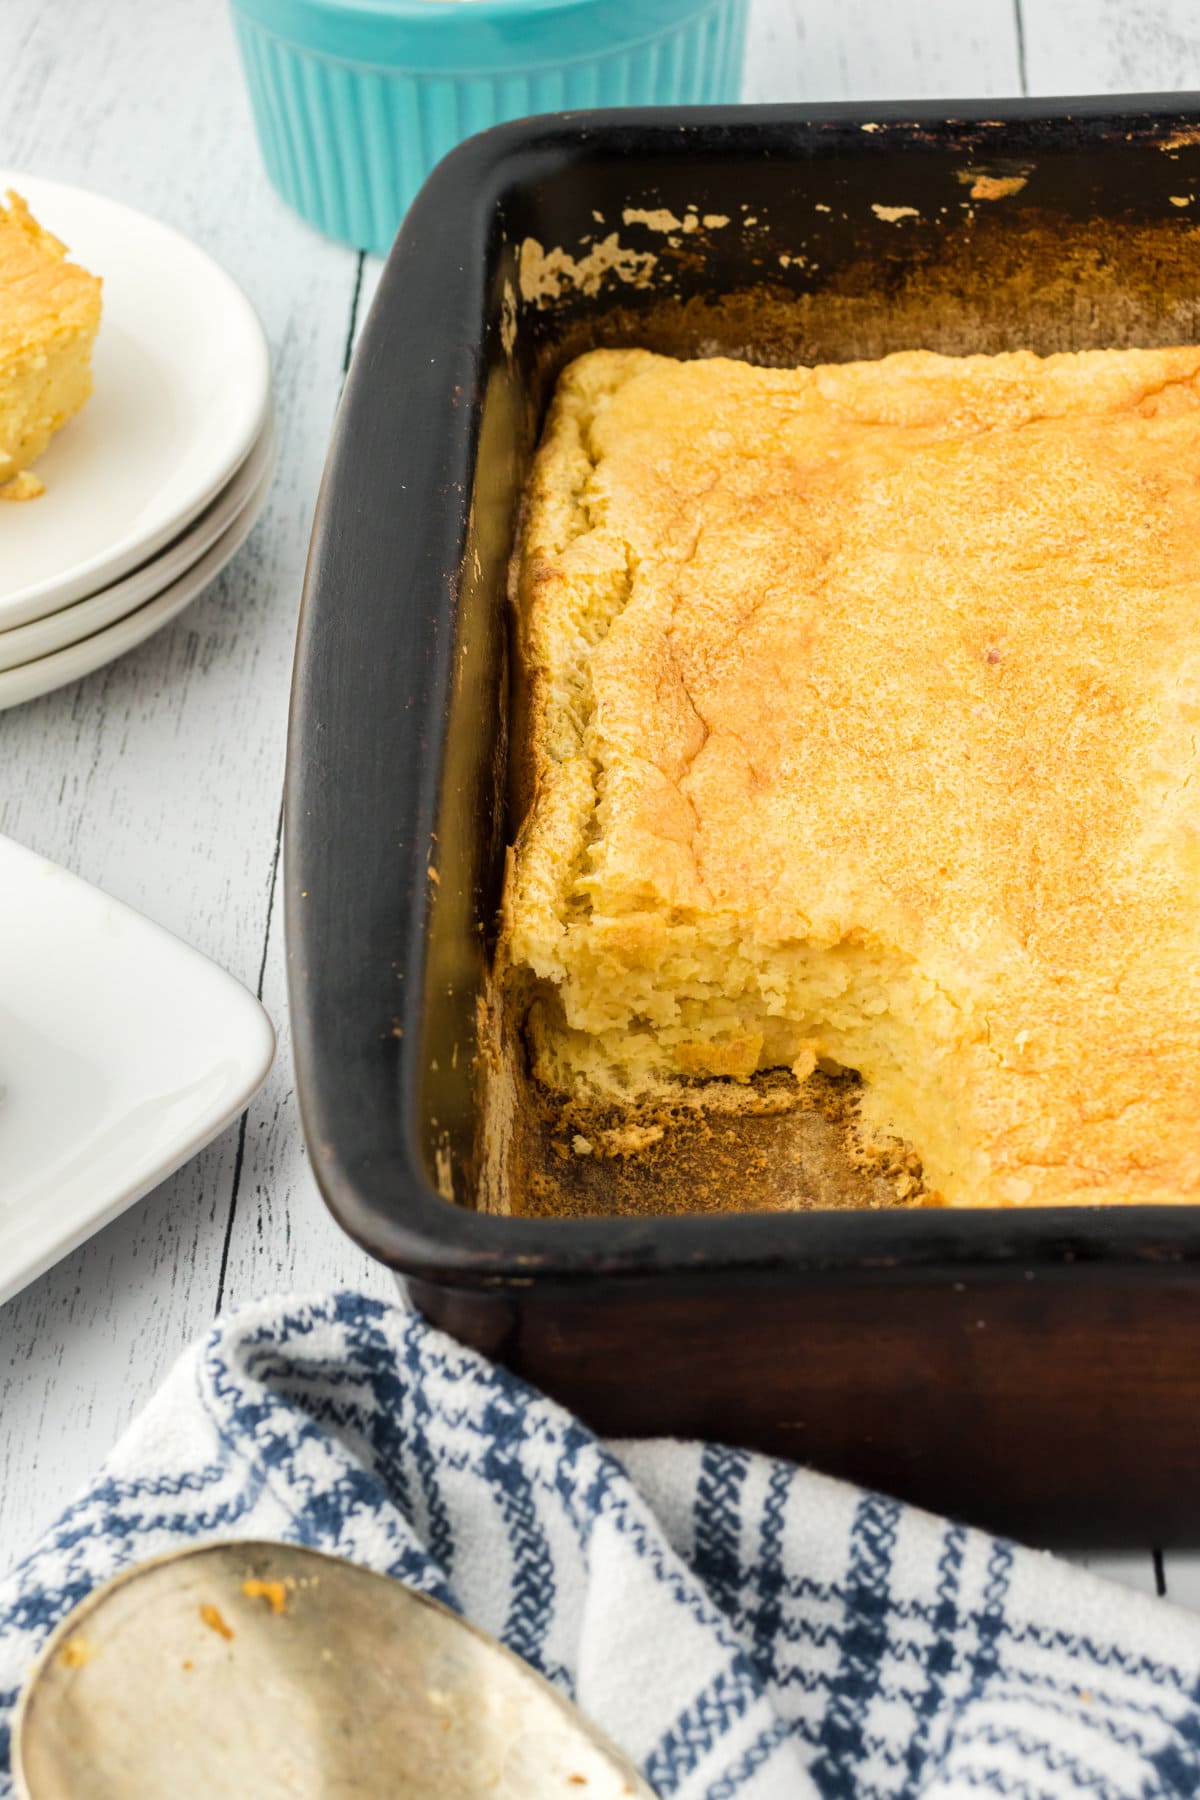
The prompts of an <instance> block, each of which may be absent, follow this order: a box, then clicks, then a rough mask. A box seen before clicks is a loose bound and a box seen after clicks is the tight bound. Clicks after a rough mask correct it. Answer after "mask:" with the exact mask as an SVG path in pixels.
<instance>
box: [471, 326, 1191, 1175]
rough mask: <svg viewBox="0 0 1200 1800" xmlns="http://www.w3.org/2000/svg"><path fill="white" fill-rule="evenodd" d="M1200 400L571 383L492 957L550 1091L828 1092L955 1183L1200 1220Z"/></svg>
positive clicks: (715, 367)
mask: <svg viewBox="0 0 1200 1800" xmlns="http://www.w3.org/2000/svg"><path fill="white" fill-rule="evenodd" d="M1198 377H1200V350H1197V349H1194V348H1179V349H1167V350H1145V351H1139V350H1133V351H1095V352H1085V353H1080V354H1062V355H1055V356H1050V357H1047V358H1044V359H1042V358H1038V357H1035V356H1033V355H1032V354H1029V353H1026V352H1017V353H1013V354H1009V355H1001V356H994V357H985V356H971V357H965V358H952V357H942V356H937V355H933V354H931V353H926V352H921V351H913V352H904V353H901V354H899V355H893V356H889V357H886V358H884V359H883V360H882V361H879V362H867V363H850V364H844V365H829V366H822V367H817V368H803V369H790V370H781V369H762V368H754V367H750V366H747V365H745V364H741V363H735V362H730V361H727V360H724V359H714V360H711V361H697V362H686V363H682V362H676V361H674V360H672V359H671V358H668V357H662V356H657V355H653V354H651V353H649V352H645V351H597V352H594V353H592V354H589V355H587V356H584V357H582V358H580V359H579V361H577V362H576V363H574V364H572V365H571V366H570V367H569V368H568V369H567V370H566V371H565V373H564V375H563V376H562V378H561V380H560V383H559V387H558V391H557V395H556V398H555V400H554V403H553V406H552V409H551V413H550V417H549V420H548V423H547V427H546V431H545V435H544V439H543V443H542V446H541V449H540V451H539V454H538V457H537V461H536V465H535V468H534V471H533V475H532V479H531V483H530V487H529V491H528V494H527V498H526V506H525V513H524V519H523V526H522V534H521V542H520V545H519V551H518V555H517V557H516V558H515V560H514V598H515V602H516V610H517V618H518V631H519V650H520V658H521V664H522V668H523V671H524V679H525V682H526V684H527V708H526V710H527V739H528V744H527V748H528V753H529V756H530V760H531V773H532V794H533V799H532V804H531V806H530V810H529V813H528V816H527V818H526V820H525V822H524V824H523V827H522V829H521V832H520V835H519V838H518V841H517V843H516V845H515V848H514V850H513V852H512V853H511V856H510V863H509V870H508V877H507V883H506V891H505V901H504V920H503V933H502V940H501V946H500V969H501V974H502V977H503V978H505V979H511V980H514V981H518V982H520V983H521V984H523V987H524V989H526V990H527V991H528V992H529V993H530V994H531V995H532V998H531V1000H530V1003H529V1005H528V1018H527V1035H528V1041H529V1044H530V1047H531V1055H532V1060H533V1070H534V1074H535V1076H536V1078H537V1079H538V1081H539V1082H540V1083H542V1084H543V1085H544V1086H545V1087H546V1088H547V1089H549V1090H551V1091H553V1092H557V1093H559V1094H561V1095H563V1096H566V1097H570V1098H572V1099H573V1100H574V1101H575V1102H578V1101H579V1100H580V1099H581V1097H589V1096H590V1097H591V1098H592V1099H593V1100H594V1101H595V1103H596V1104H597V1105H601V1106H605V1107H610V1108H611V1107H612V1106H614V1105H615V1106H618V1107H625V1108H629V1109H636V1108H637V1107H639V1106H642V1107H644V1106H645V1104H646V1103H647V1101H648V1100H652V1099H653V1098H654V1097H655V1096H669V1095H670V1094H671V1093H672V1092H675V1093H678V1092H679V1090H680V1086H681V1084H685V1085H686V1084H696V1083H701V1082H709V1083H712V1082H714V1081H715V1082H719V1083H721V1084H723V1085H725V1086H728V1087H730V1088H733V1089H736V1088H737V1087H738V1086H740V1085H744V1084H747V1083H748V1082H749V1081H750V1080H751V1078H752V1077H754V1076H755V1074H756V1072H761V1071H764V1070H774V1069H779V1068H785V1069H791V1070H793V1071H794V1074H795V1076H796V1078H797V1080H798V1081H801V1082H802V1081H804V1080H805V1079H806V1078H807V1077H808V1076H809V1075H810V1074H811V1072H812V1071H813V1069H814V1068H818V1069H823V1070H833V1069H848V1070H853V1071H856V1072H857V1073H858V1074H859V1075H860V1076H861V1077H862V1081H863V1090H862V1115H863V1120H864V1126H865V1129H866V1130H867V1132H868V1134H874V1135H877V1136H878V1137H879V1138H880V1139H883V1138H898V1139H900V1140H902V1141H903V1142H904V1143H906V1144H908V1145H910V1146H911V1147H912V1148H913V1150H914V1151H915V1152H916V1154H917V1156H919V1158H920V1163H921V1166H922V1168H923V1171H924V1179H925V1184H926V1188H927V1189H928V1190H930V1191H932V1192H933V1193H935V1194H937V1195H939V1196H940V1197H941V1198H943V1199H944V1200H945V1201H946V1202H947V1203H949V1204H953V1205H989V1204H1001V1205H1034V1204H1054V1203H1060V1202H1089V1201H1090V1202H1114V1201H1139V1202H1141V1201H1178V1200H1188V1199H1192V1198H1194V1197H1195V1195H1196V1192H1197V1189H1198V1188H1200V1054H1198V1052H1200V780H1198V779H1197V776H1198V775H1200V758H1198V755H1197V731H1198V729H1200V380H1198ZM631 1116H632V1112H631Z"/></svg>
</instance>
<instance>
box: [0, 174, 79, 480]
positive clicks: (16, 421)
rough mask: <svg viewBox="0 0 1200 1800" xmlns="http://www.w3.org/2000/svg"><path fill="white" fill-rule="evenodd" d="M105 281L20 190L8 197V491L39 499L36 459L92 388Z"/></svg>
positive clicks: (3, 282) (2, 469)
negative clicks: (71, 252) (72, 253)
mask: <svg viewBox="0 0 1200 1800" xmlns="http://www.w3.org/2000/svg"><path fill="white" fill-rule="evenodd" d="M99 327H100V282H99V279H98V278H97V277H96V276H95V275H90V274H89V273H88V271H87V270H86V269H83V268H80V266H79V264H78V263H73V262H69V261H68V260H67V253H66V249H65V247H64V246H63V245H62V244H60V243H59V241H58V239H57V238H56V237H53V236H52V235H51V233H50V232H48V231H45V230H44V229H43V228H42V226H40V225H39V224H38V222H37V220H36V219H35V218H34V217H33V214H32V213H31V212H30V210H29V208H28V207H27V206H26V204H25V202H24V201H23V200H22V199H21V197H20V195H19V194H13V193H10V194H9V195H8V200H7V204H5V202H4V200H3V199H0V499H7V500H32V499H35V498H36V497H37V496H38V495H39V494H40V493H41V492H42V491H43V487H42V482H41V480H40V479H39V477H38V476H37V475H35V474H34V473H33V472H32V464H33V463H34V462H35V461H36V460H37V458H38V457H39V456H40V455H41V454H42V451H43V450H44V449H45V448H46V446H47V444H48V443H49V442H50V439H51V438H52V437H53V436H54V433H55V432H56V431H58V430H59V429H60V428H61V427H62V426H63V425H65V424H66V422H67V420H68V419H70V418H72V417H73V416H74V415H75V413H77V412H78V411H79V409H80V407H81V406H82V405H83V403H84V401H85V400H86V399H87V397H88V395H89V394H90V393H91V391H92V363H91V357H92V343H93V341H94V339H95V336H96V332H97V331H98V330H99Z"/></svg>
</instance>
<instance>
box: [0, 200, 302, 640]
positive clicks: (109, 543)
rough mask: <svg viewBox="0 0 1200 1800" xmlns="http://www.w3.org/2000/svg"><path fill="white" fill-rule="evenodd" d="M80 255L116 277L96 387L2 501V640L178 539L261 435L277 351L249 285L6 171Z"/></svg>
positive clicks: (128, 218)
mask: <svg viewBox="0 0 1200 1800" xmlns="http://www.w3.org/2000/svg"><path fill="white" fill-rule="evenodd" d="M7 188H13V189H15V191H16V192H17V193H19V194H22V195H23V196H24V198H25V199H26V200H27V201H28V202H29V204H30V206H31V207H32V209H33V212H34V215H35V216H36V217H37V219H38V220H39V221H40V222H41V223H42V224H43V225H45V227H46V229H47V230H48V231H52V232H54V234H55V235H56V236H57V237H60V238H61V239H62V240H63V242H64V243H65V244H66V245H67V248H68V250H69V252H70V254H71V255H72V256H73V257H77V258H78V260H79V261H80V262H81V263H83V264H84V265H85V267H87V268H89V269H91V270H92V272H93V273H94V274H96V275H99V276H101V277H102V278H103V281H104V316H103V320H102V322H101V326H100V335H99V337H98V338H97V340H96V349H95V358H94V366H95V377H96V385H95V391H94V392H93V394H92V397H91V399H90V400H89V401H88V402H87V404H86V406H85V407H84V408H83V410H82V412H80V413H79V415H78V416H77V417H76V418H74V419H72V420H71V421H70V423H69V424H67V425H66V426H64V427H63V429H62V431H60V432H59V434H58V436H57V437H56V438H55V439H54V441H53V442H52V443H51V445H50V448H49V449H48V450H47V451H46V453H45V455H44V456H41V457H39V458H38V463H37V473H38V475H39V476H40V477H41V479H42V480H43V481H44V482H45V484H46V492H45V493H44V494H42V495H41V496H40V497H39V498H38V499H36V500H27V501H23V502H15V501H4V502H0V628H3V629H7V628H9V627H11V626H14V625H21V624H24V623H25V621H26V620H27V619H36V618H40V617H41V616H42V615H43V614H45V613H47V612H52V611H54V610H56V609H57V608H58V607H61V606H69V605H70V604H71V602H72V601H73V600H79V599H82V598H83V597H84V595H86V594H94V593H96V592H97V591H98V590H99V589H100V588H102V587H108V586H110V585H111V584H112V583H113V582H114V581H116V580H117V579H118V578H119V577H120V576H122V575H124V574H126V573H127V572H128V571H129V570H130V569H133V568H136V567H137V565H138V564H139V563H143V562H145V561H147V559H148V558H149V557H151V556H153V555H154V554H155V552H156V551H158V550H160V549H161V548H162V546H163V545H164V544H167V543H169V542H170V541H171V539H172V538H174V537H178V535H179V533H180V532H181V531H182V530H183V529H184V527H185V526H186V525H188V524H190V523H191V521H192V520H193V519H194V518H195V517H196V515H197V514H198V513H200V512H201V511H202V510H203V509H204V507H205V506H207V504H208V502H209V501H210V500H211V499H212V498H213V497H214V495H215V494H217V493H218V492H219V491H220V489H221V488H222V487H224V486H225V484H226V483H227V482H228V481H229V479H230V477H231V476H232V475H233V473H234V471H235V470H236V469H237V467H238V465H239V464H240V463H241V462H242V461H243V460H244V459H245V457H246V456H247V455H248V453H249V451H250V449H251V446H252V445H253V443H254V441H255V439H256V438H257V437H258V436H259V434H260V432H261V431H262V428H263V424H264V422H265V418H266V412H267V403H268V398H269V394H270V364H269V359H268V355H267V345H266V339H265V338H264V336H263V331H262V326H261V325H260V324H259V322H258V319H257V318H256V317H255V314H254V309H253V308H252V307H251V305H250V302H249V301H248V300H247V299H246V297H245V295H244V294H243V293H242V292H241V290H240V288H238V286H237V285H236V283H235V282H233V281H232V280H231V279H230V277H229V276H228V275H226V273H225V271H224V270H223V269H220V268H218V266H217V264H216V263H215V262H213V260H212V258H211V257H209V256H206V255H205V253H204V251H203V250H200V249H198V248H197V247H196V245H195V244H192V243H189V242H188V240H187V238H185V237H181V236H180V234H179V233H178V232H177V231H172V230H171V229H170V228H169V226H166V225H160V224H159V223H158V222H157V221H156V220H154V219H149V218H147V217H146V216H145V214H144V213H138V212H134V211H133V209H132V208H131V207H128V206H121V205H119V204H118V203H117V201H115V200H108V199H105V198H104V197H103V196H102V195H100V194H90V193H88V192H86V190H85V189H83V188H77V187H67V186H66V185H64V184H63V183H62V182H58V181H43V180H42V179H41V177H40V176H36V175H24V174H20V173H17V172H15V171H10V170H5V169H0V192H3V191H4V190H5V189H7Z"/></svg>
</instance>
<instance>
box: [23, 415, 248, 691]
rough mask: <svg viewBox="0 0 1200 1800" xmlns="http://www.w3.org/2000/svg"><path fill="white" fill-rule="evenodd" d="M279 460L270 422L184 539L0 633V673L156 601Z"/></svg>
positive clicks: (240, 509)
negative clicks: (106, 583)
mask: <svg viewBox="0 0 1200 1800" xmlns="http://www.w3.org/2000/svg"><path fill="white" fill-rule="evenodd" d="M274 461H275V434H274V430H273V428H272V426H271V423H270V420H268V422H267V427H266V430H265V431H264V432H263V434H262V436H261V437H260V438H259V440H258V442H257V444H255V446H254V448H253V450H252V451H251V452H250V454H249V456H248V457H247V458H246V460H245V462H244V463H243V464H242V466H241V468H240V469H239V470H238V472H237V474H236V475H235V476H234V478H233V480H232V481H231V482H230V483H229V486H228V487H225V488H222V489H221V492H220V493H219V494H218V495H217V497H216V499H215V500H214V501H213V502H212V504H211V505H210V506H207V507H205V509H204V511H203V512H202V513H201V514H200V517H199V518H198V519H197V520H195V522H194V523H193V524H191V525H189V526H188V528H187V530H186V531H185V532H184V534H183V536H182V537H178V538H176V539H175V542H174V543H173V544H168V546H167V548H166V549H165V550H163V551H160V553H159V554H158V555H157V556H156V557H154V558H152V560H151V561H150V562H148V563H144V564H143V565H142V567H141V568H140V569H135V570H134V572H133V574H132V575H126V577H125V578H124V580H123V581H118V582H116V583H115V584H114V585H113V586H112V587H108V588H102V589H101V591H100V592H99V593H98V594H93V595H92V596H91V597H90V598H89V599H87V600H77V601H76V602H75V604H74V606H64V607H63V608H62V609H61V611H59V612H52V613H49V614H47V616H46V617H45V618H44V619H32V620H31V621H30V622H29V624H28V625H17V626H14V627H13V629H12V630H11V631H0V669H15V668H18V667H20V665H21V664H22V663H28V662H35V661H36V660H37V659H38V658H39V657H42V656H49V654H50V653H51V651H53V650H61V649H62V648H63V647H64V646H65V645H66V644H77V643H79V641H80V639H81V638H86V637H91V636H92V635H93V633H95V632H97V631H103V630H104V629H105V627H106V626H109V625H112V624H115V622H116V621H117V620H118V619H123V618H125V617H126V615H127V614H129V613H131V612H134V611H136V609H137V608H138V607H139V606H144V605H145V603H146V601H147V600H153V599H154V597H155V596H156V595H157V594H161V593H162V591H163V589H164V588H167V587H170V585H171V583H172V582H174V581H176V580H178V578H179V576H181V575H182V574H184V572H185V571H186V570H188V569H190V568H192V567H193V566H194V565H195V564H196V563H198V562H199V560H200V558H201V557H202V556H203V555H204V552H205V551H206V550H207V549H209V548H210V546H211V545H213V544H215V543H216V541H217V539H218V538H219V537H221V536H222V535H223V533H224V532H226V531H228V529H229V527H230V526H231V525H232V524H233V521H234V520H235V519H236V518H237V517H238V516H239V514H240V513H242V512H243V511H244V510H245V508H246V507H247V506H248V505H249V504H250V502H251V501H252V500H253V499H255V498H256V497H257V495H258V491H259V489H260V487H261V486H262V483H263V477H264V476H265V475H267V474H268V473H269V471H270V469H271V468H272V466H273V464H274Z"/></svg>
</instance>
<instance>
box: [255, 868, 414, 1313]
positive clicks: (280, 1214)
mask: <svg viewBox="0 0 1200 1800" xmlns="http://www.w3.org/2000/svg"><path fill="white" fill-rule="evenodd" d="M263 999H264V1002H265V1004H266V1006H267V1009H268V1011H269V1012H270V1013H271V1016H272V1017H273V1018H274V1019H276V1020H277V1021H278V1024H279V1034H280V1035H279V1054H278V1056H277V1057H276V1060H275V1067H274V1069H273V1070H272V1072H271V1075H270V1078H269V1079H268V1081H267V1084H266V1086H265V1087H264V1089H263V1091H262V1093H261V1095H260V1096H259V1098H258V1100H257V1101H256V1102H255V1104H254V1105H253V1106H252V1107H251V1108H250V1113H249V1118H248V1120H247V1130H246V1141H245V1152H244V1156H243V1162H242V1169H241V1178H240V1181H239V1184H238V1193H237V1201H236V1206H235V1209H234V1216H233V1228H232V1232H231V1234H230V1240H229V1254H228V1262H227V1267H226V1275H225V1284H224V1292H223V1299H222V1305H223V1308H225V1309H228V1308H230V1307H233V1306H239V1305H241V1304H242V1303H243V1302H244V1301H247V1300H251V1299H255V1298H258V1297H259V1296H261V1295H263V1294H273V1293H307V1292H316V1291H317V1290H326V1289H330V1288H338V1287H354V1288H358V1289H359V1290H360V1291H362V1292H365V1293H370V1294H376V1295H378V1296H379V1297H380V1298H382V1299H388V1300H394V1299H395V1298H396V1283H395V1279H394V1277H393V1276H392V1274H391V1273H390V1271H389V1270H387V1269H385V1268H384V1267H383V1266H382V1265H381V1264H380V1263H377V1262H373V1261H372V1259H371V1258H370V1257H369V1256H367V1255H366V1253H365V1252H364V1251H362V1250H360V1249H359V1248H358V1246H357V1245H356V1244H354V1243H353V1242H351V1240H350V1239H349V1238H348V1237H346V1235H345V1234H344V1232H342V1231H341V1230H340V1228H339V1227H338V1226H337V1225H335V1224H334V1222H333V1220H332V1218H331V1217H330V1215H329V1213H328V1212H327V1211H326V1208H325V1204H324V1201H323V1200H322V1199H321V1196H320V1194H319V1193H318V1191H317V1185H316V1182H315V1181H314V1180H313V1175H312V1170H311V1168H310V1167H309V1162H308V1155H307V1152H306V1150H305V1147H304V1137H303V1133H302V1131H301V1128H300V1119H299V1114H298V1111H297V1107H296V1092H295V1082H294V1079H293V1074H292V1049H291V1035H290V1031H289V1028H288V1016H287V1004H286V980H285V967H284V948H283V881H282V876H281V878H280V880H279V881H278V883H277V885H276V890H275V905H274V909H273V911H272V915H271V935H270V939H269V942H268V946H267V962H266V969H265V979H264V986H263Z"/></svg>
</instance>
